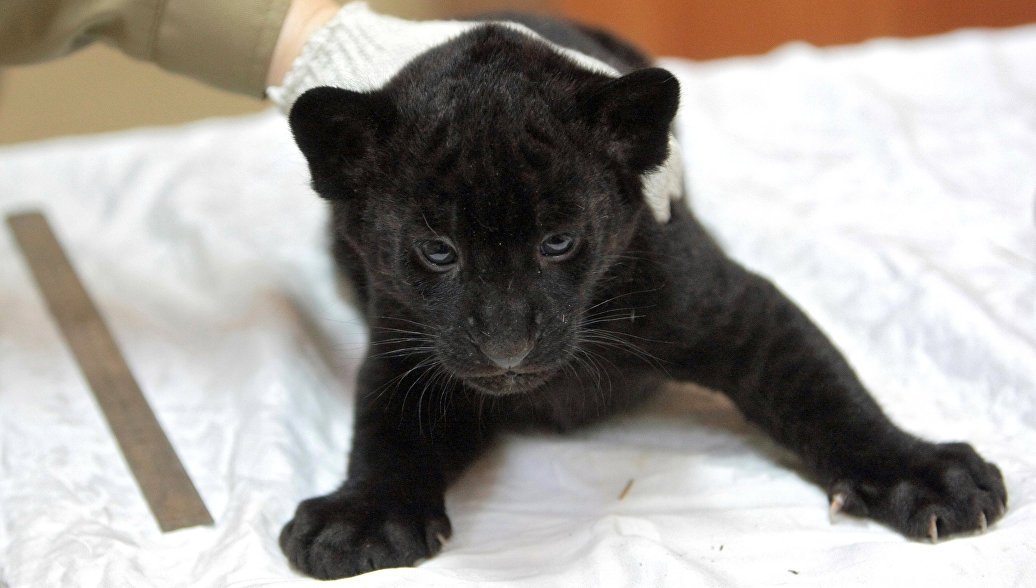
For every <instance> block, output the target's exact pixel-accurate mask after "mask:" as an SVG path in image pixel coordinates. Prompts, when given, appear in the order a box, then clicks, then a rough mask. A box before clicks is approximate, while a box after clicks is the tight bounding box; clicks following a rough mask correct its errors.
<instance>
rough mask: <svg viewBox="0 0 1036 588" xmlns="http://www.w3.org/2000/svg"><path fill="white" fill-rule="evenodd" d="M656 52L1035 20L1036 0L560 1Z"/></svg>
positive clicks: (709, 53) (849, 39)
mask: <svg viewBox="0 0 1036 588" xmlns="http://www.w3.org/2000/svg"><path fill="white" fill-rule="evenodd" d="M556 4H557V8H558V9H559V10H560V11H561V12H563V13H565V14H567V15H570V16H572V17H574V18H576V19H578V20H581V21H583V22H588V23H592V24H597V25H601V26H605V27H607V28H609V29H612V30H614V31H617V32H620V33H622V34H623V35H624V36H626V37H628V38H630V39H631V40H633V41H635V42H636V43H637V44H638V45H640V46H641V47H643V48H644V49H646V50H648V51H649V52H651V53H653V54H655V55H678V56H682V57H690V58H693V59H710V58H715V57H727V56H731V55H751V54H758V53H764V52H766V51H769V50H770V49H773V48H774V47H777V46H778V45H781V44H783V43H785V42H788V41H792V40H802V41H807V42H809V43H812V44H815V45H821V46H825V45H839V44H845V43H855V42H859V41H863V40H865V39H869V38H874V37H884V36H896V37H915V36H921V35H930V34H935V33H942V32H946V31H950V30H954V29H958V28H963V27H1005V26H1012V25H1018V24H1028V23H1036V0H866V1H864V0H857V1H853V0H556Z"/></svg>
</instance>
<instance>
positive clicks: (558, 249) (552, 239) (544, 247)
mask: <svg viewBox="0 0 1036 588" xmlns="http://www.w3.org/2000/svg"><path fill="white" fill-rule="evenodd" d="M575 246H576V238H575V236H573V235H572V234H570V233H558V234H556V235H551V236H549V237H547V238H546V239H544V240H543V241H541V242H540V254H541V255H543V256H544V257H549V258H551V259H553V260H554V261H560V260H561V259H565V258H567V256H568V255H569V254H570V253H572V251H573V250H574V249H575Z"/></svg>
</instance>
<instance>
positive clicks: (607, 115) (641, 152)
mask: <svg viewBox="0 0 1036 588" xmlns="http://www.w3.org/2000/svg"><path fill="white" fill-rule="evenodd" d="M679 105H680V83H679V82H678V81H677V80H676V77H675V76H673V74H671V73H669V72H668V71H666V70H664V69H661V68H657V67H652V68H647V69H641V70H637V71H635V72H632V73H629V74H627V75H624V76H622V77H619V78H616V79H614V80H610V81H608V82H607V83H605V84H604V85H602V86H599V87H597V88H595V89H593V90H591V91H590V92H589V93H588V95H585V96H584V99H583V102H582V103H581V105H580V107H579V109H580V111H581V112H580V114H581V116H582V117H583V120H584V122H586V123H588V124H589V125H590V128H591V129H592V130H593V131H594V132H596V133H600V135H599V136H600V138H601V140H602V141H604V145H603V147H604V148H605V150H606V152H607V153H608V155H609V156H611V157H612V158H613V159H615V160H616V161H618V162H620V163H622V164H625V165H627V166H629V168H630V169H632V170H633V171H635V172H638V173H639V172H643V171H646V170H648V169H650V168H652V167H655V166H657V165H660V164H661V163H662V162H663V161H665V158H666V154H667V153H668V148H669V127H670V125H671V124H672V122H673V117H675V116H676V110H677V108H678V107H679Z"/></svg>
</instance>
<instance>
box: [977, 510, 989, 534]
mask: <svg viewBox="0 0 1036 588" xmlns="http://www.w3.org/2000/svg"><path fill="white" fill-rule="evenodd" d="M988 526H989V524H988V521H986V513H984V512H980V513H978V530H979V532H980V533H985V532H986V529H987V528H988Z"/></svg>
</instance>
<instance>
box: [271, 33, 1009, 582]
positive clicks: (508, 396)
mask: <svg viewBox="0 0 1036 588" xmlns="http://www.w3.org/2000/svg"><path fill="white" fill-rule="evenodd" d="M537 22H538V23H539V24H540V25H542V22H540V21H536V22H530V24H533V25H534V26H536V25H537ZM544 30H545V31H546V34H549V35H550V36H551V37H552V38H554V40H556V41H564V37H565V36H566V34H567V35H568V36H570V37H573V38H578V40H579V46H580V48H581V49H582V50H583V51H587V52H597V53H598V54H601V55H602V57H605V58H607V59H609V60H610V61H611V62H612V63H616V64H619V65H620V66H622V67H621V69H622V71H623V72H624V73H625V75H623V76H622V77H619V78H617V79H615V78H609V77H607V76H604V75H600V74H596V73H589V72H587V71H585V70H583V69H580V68H578V67H576V66H574V65H572V64H571V63H570V62H568V61H566V60H565V59H563V58H561V57H559V56H558V55H556V54H555V53H553V52H552V51H550V50H548V49H546V48H544V47H543V46H542V45H540V44H537V43H536V42H534V41H531V40H529V39H528V38H526V37H524V36H523V35H521V34H518V33H515V32H513V31H510V30H507V29H504V28H500V27H495V26H486V27H480V28H478V29H476V30H474V31H473V32H471V33H469V34H467V35H465V36H463V37H461V38H459V39H458V40H456V41H453V42H451V43H449V44H448V45H446V46H444V47H441V48H439V49H436V50H434V51H432V52H430V53H428V54H426V55H424V56H422V57H421V58H420V59H418V60H417V61H415V62H414V63H413V64H412V65H411V66H409V67H408V68H407V69H405V70H404V71H402V72H401V73H400V74H399V75H398V76H396V77H395V78H394V79H393V80H392V81H391V82H390V83H389V84H388V85H387V86H386V87H385V88H384V89H382V90H379V91H376V92H372V93H368V94H357V93H354V92H349V91H346V90H341V89H334V88H317V89H314V90H311V91H310V92H308V93H306V94H305V95H303V96H302V97H301V98H300V99H299V100H298V102H297V103H296V105H295V107H294V109H293V110H292V112H291V116H290V123H291V127H292V130H293V132H294V134H295V137H296V140H297V142H298V145H299V147H300V148H301V149H302V151H303V152H304V154H305V156H306V158H307V159H308V161H309V164H310V168H311V171H312V176H313V186H314V188H315V190H316V191H317V192H318V193H319V194H320V195H321V196H323V197H325V198H327V199H328V200H329V201H330V203H331V206H332V211H333V225H334V234H335V239H336V242H335V253H336V259H337V260H338V263H339V265H340V266H341V268H342V270H343V272H344V273H345V274H346V275H347V276H348V277H349V279H350V280H351V282H352V283H353V284H354V285H355V287H356V289H357V291H358V294H359V299H360V300H361V302H362V307H363V311H364V313H365V316H366V320H367V321H368V323H369V326H370V338H371V341H370V347H369V352H368V356H367V358H366V361H365V362H364V364H363V366H362V368H361V370H360V373H359V376H358V381H357V389H358V395H357V401H356V402H357V407H356V429H355V433H354V437H353V448H352V452H351V454H350V459H349V471H348V479H347V480H346V481H345V483H344V484H343V486H342V487H341V488H340V489H339V490H337V491H335V492H333V493H331V494H329V495H327V496H323V497H319V498H313V499H310V500H307V501H305V502H303V503H302V504H300V505H299V508H298V511H297V512H296V514H295V518H294V519H293V520H292V521H291V522H289V523H288V524H287V525H286V526H285V528H284V531H283V532H282V535H281V546H282V548H283V550H284V552H285V553H286V554H287V556H288V558H289V559H290V560H291V562H292V563H293V564H294V565H295V566H296V567H297V568H298V569H300V570H302V571H303V572H305V573H307V574H310V575H313V576H316V577H319V578H336V577H342V576H350V575H355V574H359V573H362V572H365V571H369V570H374V569H378V568H384V567H391V566H402V565H411V564H413V563H414V562H415V561H417V560H420V559H422V558H426V557H429V556H431V555H434V554H435V553H436V552H438V551H439V549H440V546H441V542H442V541H443V540H444V539H445V538H447V537H448V536H449V535H450V523H449V519H448V518H447V516H446V513H445V509H444V505H443V495H444V492H445V491H446V488H447V486H448V485H449V483H450V482H451V481H452V480H453V479H454V478H455V477H456V476H457V475H458V473H460V472H461V471H462V470H463V469H464V467H465V466H466V465H468V464H469V463H470V462H471V461H472V460H473V459H475V458H476V457H477V456H478V455H479V453H480V452H481V451H483V450H484V448H485V447H486V446H487V445H488V444H489V443H490V442H491V441H492V439H493V437H494V434H495V433H496V432H497V431H499V430H501V429H505V428H516V427H530V426H538V427H547V428H551V429H556V430H566V429H570V428H572V427H575V426H579V425H583V424H586V423H589V422H592V421H595V420H597V419H600V418H601V417H604V416H606V415H608V414H612V413H614V412H615V411H619V410H624V409H627V408H629V407H632V406H635V405H636V404H638V403H639V402H641V401H642V400H643V399H645V398H647V397H648V396H649V395H650V394H651V393H652V392H653V391H654V390H655V389H656V388H657V386H658V384H660V383H661V382H663V381H664V380H666V379H675V380H681V381H690V382H697V383H699V384H703V385H705V386H708V387H710V388H713V389H716V390H720V391H722V392H724V393H726V394H727V395H728V396H729V397H730V398H731V399H733V401H734V402H735V403H736V404H737V406H738V407H739V408H740V409H741V410H742V411H743V412H744V414H745V416H746V417H747V418H748V419H750V420H751V421H753V422H755V423H756V424H758V425H759V426H760V427H761V428H762V429H763V430H765V431H766V432H767V433H769V434H770V435H771V436H772V437H773V438H775V439H776V440H777V441H779V442H780V443H781V444H783V445H784V446H786V447H788V448H790V449H791V450H793V451H795V452H796V453H797V454H799V455H800V456H801V457H802V460H803V462H804V464H805V465H806V466H807V467H808V468H809V469H810V471H812V472H813V473H814V474H815V476H816V478H817V479H818V481H819V482H820V483H821V484H823V485H824V486H825V487H826V488H828V491H829V492H830V493H831V496H832V498H833V499H834V498H835V497H837V501H839V502H841V503H843V504H844V506H843V510H845V511H846V512H850V513H855V514H861V515H867V516H870V517H872V518H875V519H877V520H879V521H882V522H884V523H887V524H888V525H890V526H892V527H894V528H896V529H897V530H899V531H901V532H902V533H904V534H906V535H908V536H911V537H927V536H930V535H931V534H932V528H933V525H935V529H936V530H937V532H938V535H939V536H943V535H946V534H950V533H957V532H964V531H970V530H973V529H977V528H980V527H982V526H983V525H984V524H986V523H987V522H988V523H992V522H993V521H995V520H996V519H998V518H999V517H1000V516H1001V514H1002V513H1003V512H1004V509H1005V505H1006V501H1007V497H1006V492H1005V489H1004V485H1003V481H1002V478H1001V476H1000V472H999V471H998V470H997V468H996V466H994V465H992V464H989V463H987V462H985V461H983V460H982V458H981V457H979V456H978V455H977V454H976V453H975V452H974V451H973V450H972V449H971V447H969V446H968V445H965V444H948V445H936V444H932V443H928V442H925V441H922V440H919V439H916V438H914V437H911V436H910V435H908V434H906V433H904V432H903V431H901V430H900V429H898V428H897V427H896V426H894V425H893V424H892V423H890V422H889V421H888V419H887V418H886V417H885V416H884V415H883V414H882V411H881V410H880V409H879V407H878V406H877V405H876V404H875V402H874V401H873V400H872V399H871V397H870V396H869V395H868V394H867V392H866V391H865V390H864V389H863V387H862V386H861V384H860V383H859V381H858V380H857V378H856V376H855V375H854V374H853V371H852V370H851V369H850V367H849V366H848V365H847V364H846V362H845V360H844V359H843V358H842V356H841V355H840V354H839V353H838V351H836V350H835V348H834V347H833V346H832V344H831V343H830V342H829V341H828V340H827V338H826V337H825V336H824V335H823V334H822V333H821V332H820V331H819V330H818V329H817V328H816V327H815V326H814V325H813V324H812V323H811V322H810V320H809V319H808V318H807V317H806V316H805V315H804V314H803V313H802V312H801V311H800V310H799V309H798V308H796V307H795V306H794V305H793V304H792V303H791V302H789V301H788V299H787V298H785V297H784V296H783V295H782V294H781V293H780V292H779V291H778V290H777V289H776V288H775V287H774V286H773V285H772V284H770V283H769V282H767V281H766V280H764V279H762V278H760V277H759V276H756V275H754V274H752V273H750V272H748V271H746V270H745V269H743V268H742V267H740V266H739V265H737V264H736V263H734V262H732V261H731V260H730V259H728V258H727V257H726V256H725V255H724V254H723V253H722V252H721V251H720V249H719V248H718V247H717V245H716V244H715V242H714V241H713V240H712V239H711V238H710V237H709V236H708V235H707V234H706V232H705V231H704V230H703V229H702V227H701V226H700V225H699V224H698V222H697V221H696V220H695V219H694V217H693V216H692V215H691V213H690V212H689V211H688V210H687V209H686V208H685V207H684V206H682V204H677V205H674V206H672V219H671V220H670V221H669V222H668V223H666V224H659V223H657V222H656V221H655V220H654V219H653V218H652V216H651V214H650V212H649V211H648V210H647V208H646V205H645V204H644V202H643V197H642V193H641V180H640V176H641V174H642V173H644V172H645V171H649V170H651V169H653V168H655V167H656V166H658V165H659V164H660V163H662V161H663V160H664V159H665V156H666V153H667V141H668V135H669V127H670V124H671V122H672V119H673V116H674V114H675V112H676V108H677V103H678V100H679V97H678V96H679V88H678V85H677V82H676V80H675V79H674V78H673V77H672V76H671V75H670V74H668V73H667V72H665V71H664V70H660V69H650V68H647V69H642V66H643V65H644V63H645V61H644V60H643V58H640V57H638V56H636V55H635V54H633V53H632V51H631V50H630V49H629V48H628V46H626V45H624V44H622V43H621V42H620V41H617V40H614V39H611V38H610V37H607V36H605V35H603V34H601V33H599V32H590V31H587V30H585V29H576V28H571V27H568V26H567V25H561V24H558V23H557V22H554V23H552V24H551V25H550V27H549V29H544ZM609 49H611V50H610V51H609Z"/></svg>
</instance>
